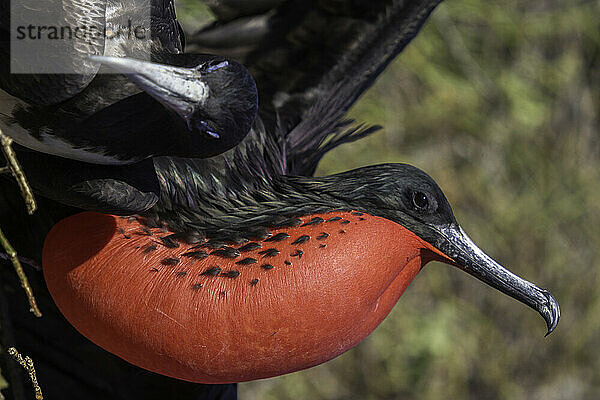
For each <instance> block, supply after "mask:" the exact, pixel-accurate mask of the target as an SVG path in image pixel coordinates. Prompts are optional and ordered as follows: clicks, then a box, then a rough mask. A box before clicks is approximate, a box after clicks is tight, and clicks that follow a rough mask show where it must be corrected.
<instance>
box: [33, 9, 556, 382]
mask: <svg viewBox="0 0 600 400" xmlns="http://www.w3.org/2000/svg"><path fill="white" fill-rule="evenodd" d="M346 3H347V4H346ZM350 4H352V5H354V4H357V2H354V1H352V2H340V1H331V2H327V1H321V2H319V4H318V5H314V4H312V3H311V2H301V1H298V2H288V3H286V4H284V5H283V6H282V7H281V8H280V9H279V10H278V11H277V13H275V16H273V17H272V18H273V19H272V20H270V24H272V25H271V26H274V27H277V29H278V30H277V33H278V36H277V37H276V38H272V39H271V40H270V41H269V43H268V46H267V45H265V47H261V46H262V45H263V42H260V43H257V44H255V45H254V48H253V51H250V52H248V53H247V55H246V58H245V62H246V63H247V65H248V67H249V69H250V70H251V72H252V73H253V74H254V75H255V76H257V77H258V76H260V79H258V86H259V88H261V89H260V90H261V95H262V94H263V93H264V94H265V97H264V99H265V100H263V102H262V104H263V106H264V107H263V108H262V110H261V117H262V118H260V119H259V120H257V121H256V122H255V124H254V126H253V129H252V132H251V133H250V135H248V137H246V138H245V139H244V140H243V141H242V143H240V145H239V146H238V147H237V148H235V149H234V150H231V151H229V152H227V153H226V154H223V155H221V156H218V157H215V158H212V159H208V160H182V159H176V158H169V157H164V158H162V157H161V158H155V159H154V169H155V171H156V173H157V176H158V182H159V186H160V191H159V193H160V199H159V200H158V202H157V203H156V204H155V205H154V206H153V207H152V208H151V209H149V210H148V211H146V212H143V213H141V215H139V216H138V217H132V218H118V217H113V216H110V215H103V214H97V213H83V214H78V215H75V216H72V217H70V218H67V219H65V220H64V221H62V222H61V223H59V224H58V225H57V226H56V227H55V228H54V230H53V231H52V232H51V233H50V235H49V237H48V239H47V241H46V245H45V249H44V263H43V264H44V265H43V268H44V273H45V275H46V278H47V282H48V285H49V287H50V290H51V291H52V293H53V295H54V297H55V299H56V301H57V303H58V305H59V307H60V308H61V309H62V310H63V312H64V313H65V314H66V315H67V317H68V318H69V319H71V322H72V323H73V324H74V325H75V326H76V327H77V328H78V329H79V330H80V331H81V332H83V333H84V334H86V335H88V336H89V337H90V338H92V339H93V340H95V341H96V342H97V343H98V344H100V345H102V346H104V347H105V348H107V349H109V350H110V351H113V352H115V354H117V355H119V356H121V357H123V358H125V359H127V360H129V361H131V362H134V363H136V364H137V365H141V366H143V367H145V368H149V369H152V370H155V371H158V372H161V373H164V374H168V375H171V376H176V377H179V378H182V379H188V380H193V381H204V382H226V381H227V382H230V381H241V380H247V379H252V378H257V377H264V376H269V375H274V374H280V373H284V372H289V371H291V370H295V369H299V368H304V367H308V366H310V365H314V364H316V363H319V362H322V361H324V360H326V359H329V358H331V357H333V356H335V355H336V354H339V353H340V352H342V351H344V350H346V349H348V348H349V347H351V346H352V345H354V344H356V343H357V342H358V341H359V340H360V339H361V338H363V337H364V336H365V335H366V334H368V333H369V332H370V331H371V330H372V329H373V328H374V327H375V326H376V325H377V324H378V323H379V322H380V321H381V319H382V318H383V317H384V316H385V314H386V313H387V312H388V311H389V309H390V308H391V307H392V306H393V304H394V303H395V301H396V300H397V298H398V297H399V296H400V294H401V293H402V291H403V290H404V289H405V287H406V286H407V285H408V283H409V282H410V280H411V279H412V278H413V277H414V275H415V274H416V273H417V272H418V270H419V269H420V268H421V266H422V265H423V264H424V263H425V262H427V261H430V260H431V259H439V260H442V261H445V262H448V263H451V264H454V265H457V266H459V267H461V268H463V269H465V270H467V271H468V272H470V273H472V274H473V275H475V276H477V277H478V278H480V279H482V280H484V281H486V282H487V283H490V284H492V285H494V286H496V287H498V288H500V289H501V290H503V291H505V292H506V293H508V294H509V295H511V296H513V297H516V298H518V299H520V300H521V301H524V302H525V303H527V304H528V305H530V306H532V307H534V308H535V309H536V310H538V311H539V312H540V313H541V314H542V315H543V317H544V318H545V320H546V322H547V324H548V329H549V331H551V330H552V329H553V328H554V327H555V326H556V323H557V321H558V317H559V311H558V306H557V303H556V301H555V300H554V299H553V298H552V297H551V296H550V295H549V294H548V293H547V292H546V291H544V290H542V289H539V288H537V287H535V286H533V285H532V284H530V283H527V282H525V281H523V280H522V279H520V278H517V277H516V276H514V275H512V274H510V273H509V272H508V271H506V270H504V269H503V268H502V267H500V266H499V265H497V264H496V263H495V262H493V261H492V260H491V259H490V258H489V257H487V256H485V255H484V254H483V253H482V252H481V251H480V250H478V249H477V248H476V247H475V246H474V245H473V244H472V242H471V241H470V240H469V239H468V237H467V236H466V235H465V234H464V233H463V232H462V230H461V229H460V228H459V227H458V225H457V224H456V221H455V219H454V217H453V216H452V212H451V210H450V207H449V205H448V203H447V201H446V199H445V197H444V196H443V194H442V193H441V191H440V190H439V188H438V186H437V185H436V184H435V183H434V182H433V181H432V180H431V178H429V177H428V176H427V175H425V174H424V173H423V172H421V171H419V170H417V169H416V168H414V167H410V166H407V165H402V164H390V165H381V166H373V167H367V168H364V169H359V170H355V171H350V172H347V173H344V174H340V175H336V176H331V177H324V178H311V177H309V176H310V175H312V174H313V173H314V169H315V167H316V165H317V163H318V161H319V159H320V158H321V157H322V156H323V154H324V153H325V152H327V151H328V150H329V149H331V148H333V147H335V146H337V145H338V144H340V143H344V142H347V141H351V140H355V139H357V138H360V137H362V136H364V135H366V134H368V133H369V132H371V131H372V129H353V128H348V129H346V128H347V127H348V125H347V124H345V123H344V122H343V121H342V117H343V115H344V113H345V111H346V110H347V109H348V107H349V106H350V105H351V104H352V103H353V102H354V101H355V100H356V98H357V97H358V96H359V95H360V94H361V93H362V92H363V91H364V90H365V89H366V88H367V87H368V86H369V85H370V84H371V83H372V82H373V80H374V78H375V77H376V76H377V75H378V74H379V73H380V72H381V71H382V70H383V69H384V68H385V66H386V65H387V64H388V63H389V62H390V61H391V60H392V59H393V57H394V56H395V55H396V54H397V53H398V52H400V51H401V50H402V48H403V47H404V46H405V45H406V44H407V43H408V41H409V40H410V39H411V38H412V37H414V35H415V34H416V33H417V31H418V29H419V28H420V26H421V24H422V23H423V22H424V20H425V19H426V18H427V16H428V15H429V13H430V12H431V10H432V9H433V8H434V7H435V5H436V4H437V1H431V2H410V1H409V2H397V1H387V2H385V1H379V2H378V1H375V2H372V1H371V2H368V5H367V3H366V2H365V4H364V6H363V5H362V3H361V4H358V6H359V9H357V10H355V12H352V7H350V8H346V7H345V6H348V5H350ZM336 6H339V7H342V10H341V11H340V18H339V20H338V19H336V18H335V13H334V12H333V10H335V9H336ZM324 16H327V17H328V18H331V19H332V20H331V21H330V23H329V24H326V25H324V24H318V22H319V21H323V19H324ZM349 21H351V22H352V23H351V22H349ZM338 22H339V25H336V23H338ZM333 26H337V27H345V28H346V29H347V30H345V31H344V30H343V29H340V30H339V31H337V30H335V29H332V28H331V27H333ZM356 26H361V28H362V31H359V30H356V29H354V28H356ZM217 28H219V29H223V26H222V25H220V26H215V29H217ZM330 29H331V31H333V32H337V33H338V34H339V36H336V35H333V34H330V32H331V31H330ZM281 33H283V34H281ZM279 34H281V35H279ZM342 39H343V40H342ZM316 44H319V45H320V46H321V47H320V48H319V50H320V51H319V52H317V54H319V55H321V56H323V55H325V57H324V58H321V59H320V60H319V57H318V56H316V55H315V54H313V55H312V57H311V51H310V49H311V48H312V47H314V46H315V45H316ZM325 49H326V50H328V51H327V52H324V53H323V51H324V50H325ZM298 59H303V60H304V59H305V60H306V63H305V64H304V65H303V68H299V67H298V68H291V67H290V68H286V69H278V68H280V67H279V66H278V64H277V62H280V63H282V64H284V65H285V64H286V63H290V62H292V61H293V60H298ZM292 65H293V64H292ZM273 71H279V73H276V74H273V73H272V72H273ZM26 167H27V166H26ZM26 169H29V170H30V171H32V172H34V174H33V175H38V176H42V175H43V174H42V173H40V172H41V171H39V168H38V171H35V169H36V164H35V162H32V163H30V164H29V168H26ZM58 171H60V169H58ZM68 172H69V169H68V168H65V169H64V171H63V174H64V175H65V176H66V175H68ZM60 175H61V174H60V173H59V174H58V180H57V186H59V185H58V183H60ZM82 179H83V178H82ZM50 189H51V188H46V189H45V193H46V194H48V195H49V196H52V197H56V195H55V194H52V191H51V190H50ZM117 203H118V202H117ZM73 300H76V301H73ZM72 304H78V307H77V306H73V305H72ZM109 339H110V340H109Z"/></svg>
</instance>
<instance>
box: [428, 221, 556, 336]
mask: <svg viewBox="0 0 600 400" xmlns="http://www.w3.org/2000/svg"><path fill="white" fill-rule="evenodd" d="M434 229H435V231H436V232H437V235H436V236H437V237H436V239H435V241H433V242H432V244H434V245H435V247H437V248H438V249H439V250H440V251H441V252H442V253H444V254H445V255H446V256H448V257H449V258H451V259H452V260H453V261H454V265H455V266H457V267H458V268H460V269H462V270H463V271H465V272H467V273H469V274H471V275H473V276H474V277H475V278H477V279H479V280H481V281H483V282H485V283H487V284H488V285H490V286H492V287H494V288H496V289H498V290H500V291H501V292H503V293H505V294H507V295H509V296H510V297H512V298H514V299H516V300H519V301H520V302H522V303H524V304H527V305H528V306H529V307H531V308H533V309H534V310H536V311H537V312H538V313H540V314H541V316H542V317H543V318H544V320H545V321H546V325H547V326H548V332H547V333H546V336H548V335H549V334H550V333H551V332H552V331H553V330H554V329H555V328H556V326H557V325H558V320H559V318H560V308H559V306H558V302H557V301H556V299H555V298H554V296H552V295H551V294H550V293H549V292H548V291H546V290H544V289H541V288H539V287H537V286H535V285H534V284H532V283H530V282H528V281H526V280H525V279H523V278H520V277H519V276H517V275H515V274H513V273H512V272H510V271H509V270H507V269H506V268H504V267H503V266H501V265H500V264H498V263H497V262H496V261H494V260H492V258H491V257H490V256H488V255H487V254H485V253H484V252H483V251H482V250H481V249H480V248H479V247H477V245H476V244H475V243H473V241H472V240H471V238H469V236H467V234H466V233H465V231H463V229H462V228H461V227H460V226H459V225H458V224H451V225H448V226H444V227H439V226H437V227H435V228H434Z"/></svg>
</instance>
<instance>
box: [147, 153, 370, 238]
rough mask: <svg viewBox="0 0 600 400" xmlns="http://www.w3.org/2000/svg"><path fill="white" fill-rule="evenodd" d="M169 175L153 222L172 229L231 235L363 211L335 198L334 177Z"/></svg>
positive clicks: (163, 178)
mask: <svg viewBox="0 0 600 400" xmlns="http://www.w3.org/2000/svg"><path fill="white" fill-rule="evenodd" d="M198 162H202V161H198ZM170 172H171V175H170V176H171V178H170V179H169V182H168V183H167V184H165V175H162V176H161V177H160V178H159V179H160V180H162V181H163V187H165V188H166V190H167V192H168V193H166V194H163V199H162V200H161V201H160V202H159V204H158V205H157V206H156V207H154V208H153V210H152V212H153V213H156V214H155V215H154V216H153V218H158V220H160V221H161V222H162V223H165V224H166V225H167V226H168V227H169V228H170V229H172V230H174V231H191V230H200V231H203V232H204V233H206V234H207V235H212V236H215V235H216V236H218V235H219V232H221V233H223V235H224V236H227V234H228V233H229V232H244V231H253V230H254V229H256V228H259V227H268V228H273V227H280V226H286V224H293V223H294V219H295V218H299V217H303V216H307V215H311V214H315V213H326V212H330V211H335V210H358V209H359V207H356V206H355V205H352V204H350V203H349V202H347V201H345V200H344V199H343V198H344V196H341V195H340V196H338V195H337V193H336V191H335V190H334V188H335V187H336V186H337V185H336V182H337V181H338V180H339V178H336V177H331V176H329V177H322V178H313V177H311V178H308V177H288V176H277V177H276V178H273V179H265V180H253V181H252V182H244V181H243V180H242V181H239V180H238V181H237V182H235V183H234V182H233V181H232V180H231V179H227V180H224V179H220V178H219V177H216V176H210V177H207V176H203V177H202V178H201V179H193V178H189V177H186V180H185V181H182V180H179V181H178V180H177V179H176V177H175V176H174V175H173V174H172V172H173V171H172V170H170ZM175 174H177V173H175ZM179 176H183V175H179ZM230 178H231V177H230Z"/></svg>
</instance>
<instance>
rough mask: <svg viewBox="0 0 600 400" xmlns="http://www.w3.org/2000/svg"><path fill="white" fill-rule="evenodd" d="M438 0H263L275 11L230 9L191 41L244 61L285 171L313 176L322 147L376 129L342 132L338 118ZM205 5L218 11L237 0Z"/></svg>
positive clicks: (196, 47) (326, 148)
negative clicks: (278, 140) (280, 139)
mask: <svg viewBox="0 0 600 400" xmlns="http://www.w3.org/2000/svg"><path fill="white" fill-rule="evenodd" d="M440 1H441V0H422V1H419V0H406V1H400V0H370V1H364V0H320V1H305V0H288V1H285V2H282V1H275V0H272V1H270V2H268V1H265V2H261V3H263V5H264V3H271V5H273V6H274V8H271V9H268V10H266V11H265V10H264V7H263V8H260V7H258V8H256V9H255V11H257V12H256V13H255V14H253V15H248V14H249V10H246V9H244V10H243V12H240V13H238V14H235V13H232V12H230V11H228V12H227V13H226V14H227V17H226V18H227V19H226V20H225V19H223V20H219V21H217V22H215V23H214V24H212V25H211V26H209V27H207V28H205V29H202V30H200V31H199V32H197V33H195V34H194V35H192V36H191V38H190V40H189V46H190V47H191V48H192V49H194V50H199V51H206V52H211V53H221V54H223V55H227V56H230V57H234V58H235V57H237V58H238V59H239V60H240V61H241V62H243V63H244V64H245V65H246V66H247V68H248V69H249V70H250V72H251V73H252V74H253V75H254V78H255V80H256V82H257V86H258V88H259V99H260V107H261V109H260V114H261V116H262V117H263V120H264V121H265V124H266V125H267V127H269V126H273V124H278V126H279V129H278V131H281V130H283V131H284V132H283V133H282V134H283V136H284V137H285V140H284V143H283V144H284V146H285V149H284V151H283V152H282V154H284V157H285V160H284V163H285V164H286V168H285V172H286V173H290V174H312V173H313V172H314V169H315V168H316V165H317V163H318V161H319V160H320V158H321V157H322V156H323V154H325V153H326V152H327V151H329V150H330V149H332V148H334V147H335V146H337V145H339V144H340V143H344V142H347V141H351V140H355V139H357V138H360V137H363V136H365V135H367V134H368V133H370V132H372V131H373V130H374V129H352V128H350V129H347V128H348V122H347V121H344V120H343V117H344V115H345V113H346V112H347V111H348V109H349V108H350V106H351V105H352V104H353V103H354V102H355V101H356V100H357V99H358V97H359V96H360V95H361V94H362V93H363V92H364V91H365V90H366V89H368V88H369V87H370V86H371V85H372V84H373V82H374V81H375V79H376V78H377V77H378V76H379V74H380V73H381V72H382V71H383V70H384V69H385V67H386V66H387V65H388V64H389V63H390V61H392V60H393V59H394V58H395V57H396V56H397V55H398V54H399V53H400V52H401V51H402V49H403V48H404V47H405V46H406V45H407V44H408V43H409V42H410V41H411V40H412V38H413V37H415V35H416V34H417V33H418V31H419V29H420V28H421V26H422V25H423V23H424V22H425V20H426V19H427V17H428V16H429V15H430V13H431V12H432V11H433V9H434V8H435V7H436V6H437V4H438V3H440ZM208 3H209V5H211V7H212V8H213V9H214V10H216V14H217V15H221V14H223V13H224V12H225V11H227V10H230V9H231V8H232V6H233V5H234V4H236V3H238V1H234V0H223V1H215V0H214V1H210V2H208ZM248 3H251V2H248ZM232 16H233V19H231V18H232ZM267 130H269V129H268V128H267Z"/></svg>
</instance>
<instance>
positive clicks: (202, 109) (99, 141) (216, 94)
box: [0, 0, 258, 165]
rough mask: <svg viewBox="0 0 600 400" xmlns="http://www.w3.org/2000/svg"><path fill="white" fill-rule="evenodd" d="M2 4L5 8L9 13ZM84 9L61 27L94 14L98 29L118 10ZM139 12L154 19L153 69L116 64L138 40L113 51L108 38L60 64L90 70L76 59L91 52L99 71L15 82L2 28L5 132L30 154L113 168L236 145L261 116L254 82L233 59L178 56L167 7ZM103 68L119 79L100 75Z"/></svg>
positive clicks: (180, 41)
mask: <svg viewBox="0 0 600 400" xmlns="http://www.w3.org/2000/svg"><path fill="white" fill-rule="evenodd" d="M7 4H8V2H4V3H3V4H2V9H5V10H8V6H7ZM17 4H21V3H17ZM142 6H145V7H146V8H147V7H150V8H151V9H150V10H146V9H144V7H142ZM80 7H81V6H79V7H76V6H73V7H67V6H65V5H63V8H64V9H65V10H67V11H65V12H66V13H68V14H69V15H66V16H65V17H64V18H65V19H68V20H69V21H71V23H72V24H75V25H78V24H83V23H85V22H86V18H88V17H89V16H88V13H87V12H83V11H88V12H90V13H91V10H92V9H94V10H95V11H96V12H98V9H100V11H102V12H103V13H104V14H102V13H100V15H101V18H100V21H99V24H100V25H102V26H108V23H109V22H110V20H111V18H112V19H114V18H115V17H114V14H115V13H118V12H119V11H118V10H119V7H118V4H114V3H112V2H106V1H97V2H89V3H86V5H85V7H89V10H87V9H86V10H81V9H80ZM140 8H141V10H136V15H140V14H141V15H143V12H147V13H148V15H150V16H151V21H150V30H151V42H150V44H149V45H148V47H149V49H150V50H149V51H150V52H151V58H152V60H153V61H154V62H150V61H142V60H137V59H132V58H125V57H119V58H117V57H114V56H116V55H121V52H120V49H122V48H124V47H125V48H127V47H132V48H135V46H136V45H137V44H136V43H133V41H135V40H136V39H135V37H134V36H132V37H133V38H132V39H127V40H125V43H123V41H119V43H117V44H118V46H117V44H114V43H111V40H110V39H108V38H105V40H101V41H99V42H98V43H94V46H95V47H92V46H80V47H77V46H74V47H73V49H72V52H71V53H69V54H68V55H67V57H65V59H62V60H60V62H64V63H65V64H69V63H72V64H75V63H76V62H77V60H81V63H90V61H89V60H88V59H87V55H86V54H80V51H78V50H80V49H81V48H83V49H85V50H87V51H89V50H90V49H91V50H92V51H93V52H94V53H95V54H96V56H93V54H92V57H91V59H92V61H95V63H94V62H91V63H90V64H89V66H88V67H87V69H85V70H84V71H83V72H85V73H82V74H11V65H10V62H9V61H10V57H11V56H14V55H13V54H11V53H10V46H11V45H12V46H15V45H16V44H15V43H16V42H15V41H13V43H12V44H11V43H10V40H9V39H10V32H9V29H10V27H9V25H8V20H7V19H5V20H4V21H3V25H0V35H1V37H0V59H1V60H2V62H0V128H1V129H2V131H3V133H5V134H7V135H8V136H11V137H12V138H13V139H14V140H15V142H17V143H18V144H20V145H22V146H24V147H27V148H29V149H31V150H35V151H38V152H43V153H47V154H52V155H56V156H61V157H66V158H70V159H74V160H80V161H85V162H89V163H95V164H111V165H115V164H128V163H132V162H135V161H139V160H141V159H143V158H147V157H151V156H157V155H172V156H180V157H200V158H204V157H212V156H214V155H217V154H220V153H222V152H224V151H226V150H228V149H230V148H232V147H233V146H235V145H236V144H237V143H239V142H240V141H241V140H242V139H243V138H244V136H245V135H246V134H247V133H248V131H249V130H250V126H251V124H252V122H253V121H254V118H255V116H256V111H257V107H258V104H257V102H258V98H257V91H256V85H255V83H254V80H253V78H252V76H251V75H250V73H249V72H248V71H247V70H246V69H245V68H244V67H243V66H242V65H241V64H239V63H237V62H235V61H233V60H230V59H226V58H223V57H218V56H212V55H191V54H184V53H182V51H183V45H184V38H183V33H182V31H181V28H180V27H179V24H178V23H177V20H176V18H175V11H174V8H173V4H172V2H171V1H170V0H156V1H152V2H148V3H145V2H144V3H141V4H140ZM42 10H43V9H40V10H39V11H37V12H39V13H42V12H43V11H42ZM11 12H13V13H14V12H15V10H14V9H13V10H11ZM5 17H6V16H5ZM130 18H132V17H130ZM140 18H141V17H140ZM114 41H117V40H116V39H115V40H114ZM130 42H131V43H130ZM71 56H72V57H71ZM48 62H57V61H56V60H48ZM99 63H103V64H105V65H107V66H109V67H111V68H112V69H113V70H115V71H116V72H119V73H121V74H124V76H123V75H108V74H98V73H97V72H98V68H99ZM86 65H87V64H86ZM125 77H127V78H125ZM132 82H133V83H135V84H132Z"/></svg>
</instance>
